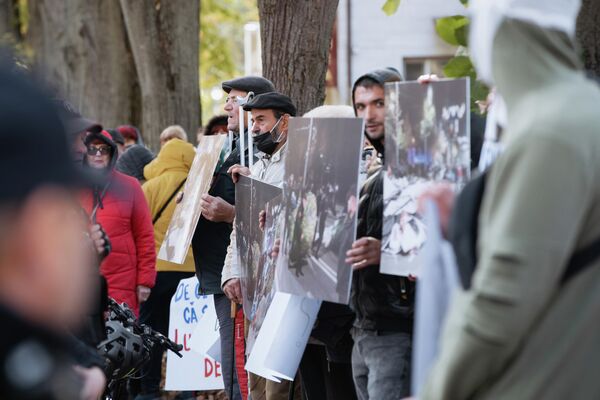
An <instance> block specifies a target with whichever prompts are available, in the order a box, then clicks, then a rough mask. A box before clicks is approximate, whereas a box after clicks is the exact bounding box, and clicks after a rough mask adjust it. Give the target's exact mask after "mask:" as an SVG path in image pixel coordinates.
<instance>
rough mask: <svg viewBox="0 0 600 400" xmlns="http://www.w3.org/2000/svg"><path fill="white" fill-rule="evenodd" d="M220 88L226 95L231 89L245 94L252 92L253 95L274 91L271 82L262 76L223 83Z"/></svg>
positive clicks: (246, 77) (245, 77)
mask: <svg viewBox="0 0 600 400" xmlns="http://www.w3.org/2000/svg"><path fill="white" fill-rule="evenodd" d="M221 87H222V88H223V90H224V91H225V92H227V93H229V92H231V90H232V89H236V90H241V91H242V92H247V93H249V92H254V94H261V93H267V92H274V91H275V86H274V85H273V82H271V81H270V80H268V79H265V78H263V77H262V76H244V77H242V78H237V79H232V80H230V81H225V82H223V83H222V84H221Z"/></svg>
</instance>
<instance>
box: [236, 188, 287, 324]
mask: <svg viewBox="0 0 600 400" xmlns="http://www.w3.org/2000/svg"><path fill="white" fill-rule="evenodd" d="M280 195H281V189H280V188H278V187H276V186H273V185H269V184H267V183H264V182H261V181H259V180H256V179H252V178H249V177H246V176H240V178H239V181H238V183H237V184H236V187H235V203H236V208H235V210H236V216H235V230H236V245H237V256H238V260H237V262H238V263H239V265H240V272H241V277H240V278H241V279H240V283H241V288H242V305H243V309H244V313H245V315H246V318H248V320H249V321H253V318H254V312H255V310H256V302H257V300H258V298H257V293H258V292H259V290H258V289H259V286H258V284H259V281H261V274H262V273H263V269H264V266H263V264H264V263H266V262H268V261H270V259H269V258H268V257H265V254H263V253H264V252H265V251H266V249H265V247H264V246H263V236H264V233H263V230H262V229H261V227H260V226H259V221H258V219H259V215H260V212H261V211H263V210H265V208H266V206H267V204H268V202H269V201H271V200H272V199H273V198H275V197H277V196H280ZM271 248H272V246H271ZM263 250H264V251H263ZM271 281H272V278H271ZM261 283H262V282H261ZM271 286H272V285H271ZM260 289H261V290H260V292H264V291H265V288H264V287H261V288H260ZM267 291H268V290H267Z"/></svg>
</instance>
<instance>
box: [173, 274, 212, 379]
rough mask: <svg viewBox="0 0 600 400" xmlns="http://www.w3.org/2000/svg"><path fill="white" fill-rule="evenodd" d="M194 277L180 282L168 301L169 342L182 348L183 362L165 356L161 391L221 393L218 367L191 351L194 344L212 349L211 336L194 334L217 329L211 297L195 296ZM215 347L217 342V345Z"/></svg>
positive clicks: (207, 357)
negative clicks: (199, 331) (164, 373)
mask: <svg viewBox="0 0 600 400" xmlns="http://www.w3.org/2000/svg"><path fill="white" fill-rule="evenodd" d="M198 286H199V283H198V279H197V278H196V277H193V278H188V279H182V280H181V281H180V282H179V285H178V286H177V291H176V293H175V295H174V296H173V298H172V299H171V309H170V319H169V338H170V339H171V340H173V341H174V342H175V343H178V344H181V345H183V350H182V351H181V353H182V354H183V358H179V357H177V355H176V354H174V353H172V352H167V374H166V380H165V390H217V389H223V377H222V376H221V375H222V370H221V364H220V363H219V362H218V361H217V360H215V359H213V358H211V357H209V356H206V355H205V354H200V353H198V352H196V351H194V349H193V348H195V347H197V346H198V345H196V346H193V344H194V340H192V338H193V337H194V336H196V338H195V341H196V342H198V341H200V342H202V343H205V344H206V345H205V346H204V347H205V348H211V347H213V346H214V335H212V336H210V335H207V336H203V335H201V334H196V332H197V331H198V330H199V329H200V327H205V328H206V331H208V332H210V331H211V330H213V331H214V329H215V326H216V327H217V328H216V329H217V338H218V325H217V315H216V312H215V307H214V301H213V297H212V296H206V295H199V294H198ZM217 347H219V346H218V342H217Z"/></svg>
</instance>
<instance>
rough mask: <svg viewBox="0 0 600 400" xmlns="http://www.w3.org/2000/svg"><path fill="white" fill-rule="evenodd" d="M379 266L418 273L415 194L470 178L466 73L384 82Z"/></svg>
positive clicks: (420, 232) (419, 230)
mask: <svg viewBox="0 0 600 400" xmlns="http://www.w3.org/2000/svg"><path fill="white" fill-rule="evenodd" d="M385 97H386V98H385V104H386V108H387V109H386V119H385V132H386V135H385V175H384V185H383V189H384V190H383V202H384V211H383V232H382V242H381V250H382V251H381V266H380V272H381V273H383V274H391V275H400V276H408V275H417V274H418V269H419V265H420V264H421V263H422V252H421V250H422V248H423V245H424V244H425V241H426V238H427V232H426V229H425V224H424V222H423V218H422V216H421V215H420V214H419V212H418V204H417V201H418V198H419V196H420V195H421V193H422V192H423V190H424V189H425V188H427V187H430V186H431V184H432V183H433V182H441V181H446V182H449V183H451V184H452V185H454V186H455V189H460V188H462V186H463V185H464V184H465V183H466V182H467V181H468V180H469V178H470V164H471V156H470V126H469V121H470V120H469V112H470V110H469V79H468V78H466V79H457V80H440V81H435V82H431V83H427V84H421V83H418V82H395V83H391V84H387V85H386V86H385Z"/></svg>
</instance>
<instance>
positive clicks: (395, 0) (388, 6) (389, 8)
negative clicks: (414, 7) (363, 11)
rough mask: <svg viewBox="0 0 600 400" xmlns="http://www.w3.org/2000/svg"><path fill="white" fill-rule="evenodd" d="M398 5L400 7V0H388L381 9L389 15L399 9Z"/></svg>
mask: <svg viewBox="0 0 600 400" xmlns="http://www.w3.org/2000/svg"><path fill="white" fill-rule="evenodd" d="M398 7H400V0H386V1H385V3H384V4H383V7H381V9H382V10H383V12H384V13H385V15H387V16H388V17H389V16H390V15H393V14H395V13H396V11H398Z"/></svg>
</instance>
